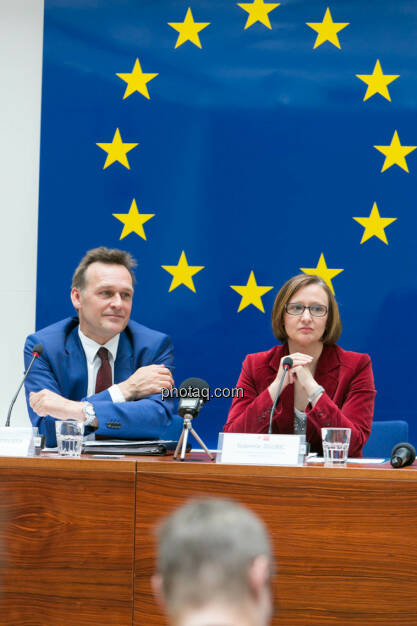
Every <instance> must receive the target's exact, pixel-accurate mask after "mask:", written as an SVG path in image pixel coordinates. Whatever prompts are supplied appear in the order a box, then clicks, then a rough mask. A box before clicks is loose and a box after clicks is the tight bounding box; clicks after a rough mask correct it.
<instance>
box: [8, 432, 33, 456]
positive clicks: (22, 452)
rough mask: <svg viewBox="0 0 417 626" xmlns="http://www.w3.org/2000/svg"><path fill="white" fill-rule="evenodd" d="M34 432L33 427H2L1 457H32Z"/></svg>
mask: <svg viewBox="0 0 417 626" xmlns="http://www.w3.org/2000/svg"><path fill="white" fill-rule="evenodd" d="M32 455H33V432H32V428H31V427H22V428H19V427H14V426H10V427H7V428H6V426H1V427H0V456H32Z"/></svg>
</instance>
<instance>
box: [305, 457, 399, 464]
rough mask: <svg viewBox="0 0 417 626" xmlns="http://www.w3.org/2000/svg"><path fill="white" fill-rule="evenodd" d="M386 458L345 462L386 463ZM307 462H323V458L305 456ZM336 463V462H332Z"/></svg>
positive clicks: (348, 461) (348, 460)
mask: <svg viewBox="0 0 417 626" xmlns="http://www.w3.org/2000/svg"><path fill="white" fill-rule="evenodd" d="M387 460H388V459H357V458H355V459H347V463H352V464H355V463H364V464H365V465H380V464H381V463H386V462H387ZM306 461H307V463H324V458H323V457H322V456H311V457H307V459H306ZM333 465H337V464H333Z"/></svg>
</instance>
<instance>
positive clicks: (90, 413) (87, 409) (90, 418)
mask: <svg viewBox="0 0 417 626" xmlns="http://www.w3.org/2000/svg"><path fill="white" fill-rule="evenodd" d="M83 413H84V417H85V421H84V426H85V427H87V426H91V425H92V423H93V422H94V420H95V419H96V412H95V410H94V407H93V405H92V404H91V402H83Z"/></svg>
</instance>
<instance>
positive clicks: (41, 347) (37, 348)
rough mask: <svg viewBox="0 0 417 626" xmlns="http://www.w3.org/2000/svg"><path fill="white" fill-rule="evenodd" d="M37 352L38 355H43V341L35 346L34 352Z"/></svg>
mask: <svg viewBox="0 0 417 626" xmlns="http://www.w3.org/2000/svg"><path fill="white" fill-rule="evenodd" d="M35 352H36V354H37V355H38V356H41V354H42V352H43V345H42V344H41V343H36V344H35V345H34V346H33V348H32V354H34V353H35Z"/></svg>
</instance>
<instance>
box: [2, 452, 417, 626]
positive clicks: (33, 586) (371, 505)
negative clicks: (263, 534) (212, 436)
mask: <svg viewBox="0 0 417 626" xmlns="http://www.w3.org/2000/svg"><path fill="white" fill-rule="evenodd" d="M415 469H416V468H414V467H413V468H411V469H406V468H405V469H401V470H393V469H387V468H381V467H372V468H371V467H365V466H363V467H346V468H337V469H333V468H324V467H316V466H314V467H295V468H291V467H258V466H257V467H251V466H233V465H230V466H228V465H216V464H212V463H207V462H205V460H204V456H203V455H199V454H194V455H193V456H192V458H191V459H188V460H187V461H185V462H184V463H181V462H175V461H173V460H172V458H169V459H156V458H153V459H134V458H126V459H120V460H116V459H114V460H107V459H101V460H99V459H94V458H89V457H84V458H81V459H74V460H73V459H60V458H56V457H55V458H34V459H10V458H3V459H0V584H1V590H2V593H1V594H0V624H2V625H3V624H5V625H7V626H21V625H22V624H27V625H30V626H32V625H33V626H38V625H39V626H45V625H47V626H55V625H57V626H58V625H59V626H61V625H65V626H67V625H68V626H71V625H73V624H74V625H75V624H76V625H77V626H92V625H93V624H94V625H99V626H105V625H107V624H109V625H110V624H115V625H117V626H124V625H125V624H126V625H127V624H135V626H148V625H149V626H161V625H162V624H164V620H163V617H162V614H161V612H160V610H159V607H158V606H157V605H156V603H155V601H154V598H153V596H152V593H151V588H150V577H151V574H152V573H153V571H154V565H155V561H154V559H155V544H154V528H155V523H156V522H157V521H158V520H160V519H161V518H162V517H163V516H164V515H165V514H167V513H169V512H170V511H172V510H173V509H174V508H175V507H176V506H178V505H179V504H181V503H182V502H184V501H185V500H187V499H188V498H189V497H190V496H193V495H216V496H223V497H230V498H234V499H236V500H238V501H239V502H242V503H244V504H246V505H248V506H250V507H251V508H252V509H253V510H254V511H256V512H257V513H258V514H259V515H260V516H261V517H262V518H263V519H264V521H265V523H266V524H267V526H268V529H269V531H270V533H271V537H272V541H273V547H274V555H275V559H276V562H277V575H276V576H275V578H274V581H273V588H274V596H275V611H276V614H275V617H274V621H273V624H274V625H275V624H276V625H277V626H278V624H279V625H280V626H281V625H288V626H290V625H291V626H294V625H298V624H303V625H306V626H307V625H308V626H315V625H319V624H320V625H321V624H335V625H341V626H342V625H343V626H345V625H346V624H361V625H366V626H367V625H368V624H370V625H372V624H375V625H376V624H379V625H385V624H387V625H388V624H390V625H391V624H392V623H404V624H407V625H409V624H411V625H412V624H417V574H416V564H417V532H416V523H417V519H416V517H417V516H416V512H417V472H416V471H415Z"/></svg>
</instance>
